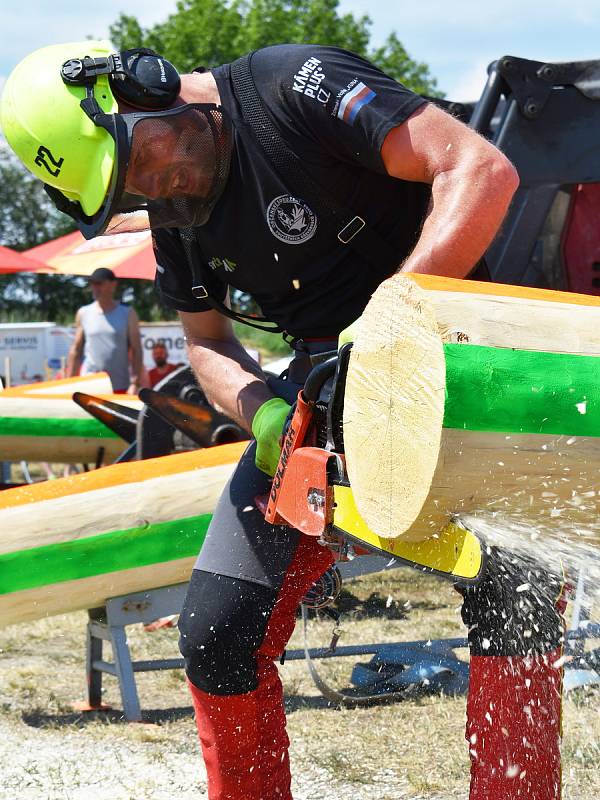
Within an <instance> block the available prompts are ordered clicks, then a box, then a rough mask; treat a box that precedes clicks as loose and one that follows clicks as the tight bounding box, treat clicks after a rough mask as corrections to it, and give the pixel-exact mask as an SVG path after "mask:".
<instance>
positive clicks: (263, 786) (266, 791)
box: [188, 536, 333, 800]
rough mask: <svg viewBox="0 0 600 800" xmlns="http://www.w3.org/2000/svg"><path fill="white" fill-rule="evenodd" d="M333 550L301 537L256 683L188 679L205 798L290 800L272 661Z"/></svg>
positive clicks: (268, 632) (281, 715) (277, 682)
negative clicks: (210, 686)
mask: <svg viewBox="0 0 600 800" xmlns="http://www.w3.org/2000/svg"><path fill="white" fill-rule="evenodd" d="M332 561H333V556H332V554H331V551H330V550H328V549H327V548H326V547H322V546H320V545H318V544H317V542H316V541H315V540H314V539H312V538H310V537H308V536H302V537H300V540H299V544H298V547H297V549H296V553H295V555H294V558H293V560H292V562H291V564H290V566H289V568H288V571H287V573H286V576H285V579H284V582H283V585H282V588H281V590H280V592H279V594H278V595H277V600H276V602H275V605H274V607H273V610H272V612H271V615H270V617H269V622H268V625H267V628H266V632H265V636H264V639H263V641H262V644H261V645H260V647H259V648H258V650H257V651H256V652H255V659H256V671H257V678H258V687H257V688H256V689H254V690H253V691H250V692H246V693H244V694H234V695H232V694H227V695H215V694H208V693H206V692H204V691H201V690H200V689H198V688H197V687H196V686H194V685H193V684H192V683H191V682H189V681H188V684H189V686H190V690H191V692H192V698H193V702H194V710H195V713H196V724H197V726H198V735H199V738H200V744H201V746H202V753H203V755H204V761H205V764H206V770H207V773H208V797H209V800H291V798H292V795H291V789H290V783H291V777H290V767H289V759H288V752H287V751H288V745H289V740H288V737H287V733H286V729H285V712H284V707H283V691H282V686H281V682H280V680H279V674H278V671H277V667H276V665H275V663H274V659H275V658H277V657H279V656H280V655H281V654H282V653H283V650H284V648H285V645H286V643H287V641H288V639H289V638H290V636H291V635H292V632H293V630H294V626H295V624H296V609H297V608H298V605H299V604H300V601H301V599H302V597H303V596H304V594H305V593H306V591H307V590H308V589H309V587H310V586H311V585H312V584H313V583H314V581H316V580H317V578H319V577H320V576H321V575H322V574H323V572H325V570H326V569H327V568H328V567H329V566H330V565H331V563H332Z"/></svg>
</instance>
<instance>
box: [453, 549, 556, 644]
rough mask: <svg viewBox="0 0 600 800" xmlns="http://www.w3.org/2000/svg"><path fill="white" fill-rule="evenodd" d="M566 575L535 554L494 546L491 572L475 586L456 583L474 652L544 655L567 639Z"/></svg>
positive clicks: (489, 561) (488, 561) (488, 566)
mask: <svg viewBox="0 0 600 800" xmlns="http://www.w3.org/2000/svg"><path fill="white" fill-rule="evenodd" d="M563 587H564V578H563V577H562V576H560V575H556V574H553V573H551V572H549V571H548V570H547V569H545V568H544V567H543V566H541V565H540V564H539V563H537V562H535V561H534V560H533V559H531V558H529V557H527V556H522V555H517V554H515V553H511V552H508V551H506V550H500V549H498V548H497V547H491V548H489V550H488V554H487V559H486V567H485V572H484V575H483V577H482V579H481V580H480V581H479V582H478V583H477V584H476V585H474V586H467V587H465V586H462V587H461V586H460V585H456V586H455V588H456V589H457V591H459V592H460V593H461V594H462V596H463V598H464V602H463V606H462V618H463V622H464V623H465V625H466V626H467V627H468V629H469V645H470V648H471V653H472V655H478V656H527V655H543V654H544V653H548V652H550V651H552V650H554V649H556V648H557V647H558V646H559V645H560V644H561V642H562V640H563V634H564V630H563V619H562V616H561V613H560V611H559V610H558V608H557V604H558V602H559V599H560V597H561V595H562V591H563Z"/></svg>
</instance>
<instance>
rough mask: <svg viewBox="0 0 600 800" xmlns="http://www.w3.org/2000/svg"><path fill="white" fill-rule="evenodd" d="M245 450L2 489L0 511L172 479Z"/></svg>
mask: <svg viewBox="0 0 600 800" xmlns="http://www.w3.org/2000/svg"><path fill="white" fill-rule="evenodd" d="M247 446H248V442H236V443H235V444H223V445H219V446H218V447H208V448H206V449H205V450H193V451H192V452H190V453H178V454H176V455H171V456H162V457H161V458H149V459H147V460H146V461H129V462H126V463H124V464H113V465H112V466H111V467H110V469H97V470H94V471H92V472H85V473H81V474H79V475H76V476H74V477H71V478H60V479H59V480H56V481H44V482H43V483H34V484H30V485H29V486H19V487H17V488H16V489H5V490H4V491H3V492H0V509H3V508H13V507H15V506H22V505H27V504H29V503H39V502H40V501H41V500H54V499H56V498H58V497H65V496H67V495H71V494H80V493H82V492H89V491H92V490H93V489H106V488H108V487H110V486H117V485H119V484H123V483H137V482H139V481H143V480H148V479H149V478H157V477H160V476H161V475H174V474H175V473H177V472H188V471H191V470H194V469H203V468H204V467H216V466H220V465H222V464H231V463H235V462H237V461H239V459H240V457H241V455H242V453H243V452H244V450H245V449H246V447H247Z"/></svg>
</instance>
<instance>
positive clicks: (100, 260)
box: [25, 231, 156, 281]
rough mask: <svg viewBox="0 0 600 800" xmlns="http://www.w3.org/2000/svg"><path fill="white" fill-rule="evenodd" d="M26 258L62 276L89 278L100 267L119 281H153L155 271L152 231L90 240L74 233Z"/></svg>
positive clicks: (41, 245) (27, 255)
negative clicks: (37, 260) (49, 267)
mask: <svg viewBox="0 0 600 800" xmlns="http://www.w3.org/2000/svg"><path fill="white" fill-rule="evenodd" d="M25 256H26V257H27V258H35V259H41V260H43V261H45V262H46V263H47V264H49V265H50V266H51V267H52V268H53V269H52V272H54V273H59V274H63V275H90V274H91V273H92V272H93V271H94V270H95V269H97V268H98V267H108V269H112V271H113V272H114V273H115V275H116V276H117V278H145V279H146V280H150V281H151V280H154V273H155V271H156V261H155V260H154V252H153V250H152V237H151V235H150V231H140V232H137V233H113V234H109V235H107V236H97V237H96V238H95V239H89V240H86V239H84V238H83V236H82V235H81V234H80V233H79V231H75V233H68V234H67V235H66V236H61V237H60V238H58V239H54V240H53V241H51V242H46V243H45V244H40V245H38V246H37V247H32V248H31V250H27V251H26V252H25Z"/></svg>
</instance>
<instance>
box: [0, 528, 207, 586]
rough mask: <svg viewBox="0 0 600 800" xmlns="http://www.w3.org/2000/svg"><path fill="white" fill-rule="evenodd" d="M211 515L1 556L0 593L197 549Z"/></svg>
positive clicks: (174, 557) (168, 558)
mask: <svg viewBox="0 0 600 800" xmlns="http://www.w3.org/2000/svg"><path fill="white" fill-rule="evenodd" d="M211 518H212V514H202V515H200V516H198V517H189V518H186V519H177V520H174V521H169V522H159V523H156V524H155V525H148V526H147V527H145V528H130V529H129V530H124V531H111V532H110V533H103V534H99V535H97V536H86V537H85V538H83V539H73V540H71V541H69V542H60V543H57V544H49V545H44V546H42V547H32V548H30V549H28V550H18V551H16V552H13V553H3V554H2V555H0V595H2V594H10V593H11V592H19V591H23V590H25V589H35V588H37V587H40V586H47V585H49V584H56V583H64V582H66V581H76V580H79V579H81V578H89V577H92V576H94V575H103V574H105V573H110V572H120V571H122V570H125V569H132V568H135V567H146V566H149V565H151V564H161V563H163V562H165V561H176V560H178V559H180V558H189V557H192V556H195V555H197V554H198V551H199V550H200V546H201V545H202V543H203V541H204V537H205V536H206V531H207V529H208V525H209V523H210V520H211Z"/></svg>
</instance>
